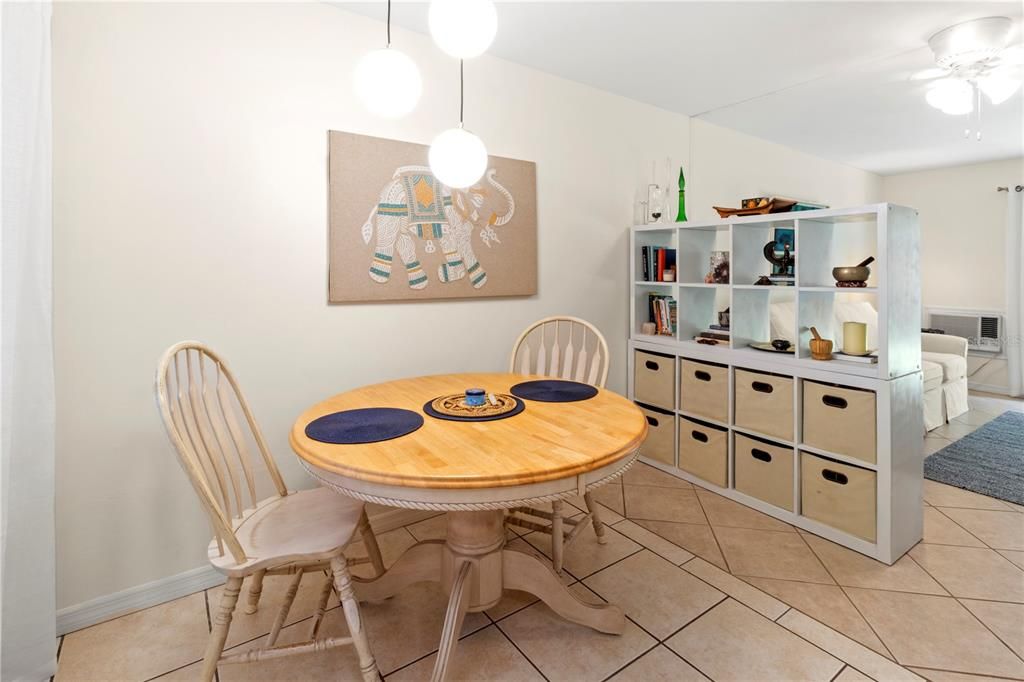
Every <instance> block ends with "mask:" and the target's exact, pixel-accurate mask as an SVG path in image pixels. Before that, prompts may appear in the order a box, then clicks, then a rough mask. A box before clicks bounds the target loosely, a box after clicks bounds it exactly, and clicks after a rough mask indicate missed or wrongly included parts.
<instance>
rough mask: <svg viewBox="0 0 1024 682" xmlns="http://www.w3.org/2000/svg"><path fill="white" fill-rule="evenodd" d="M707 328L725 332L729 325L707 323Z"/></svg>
mask: <svg viewBox="0 0 1024 682" xmlns="http://www.w3.org/2000/svg"><path fill="white" fill-rule="evenodd" d="M708 329H711V330H712V331H716V332H726V333H728V331H729V325H727V324H709V325H708Z"/></svg>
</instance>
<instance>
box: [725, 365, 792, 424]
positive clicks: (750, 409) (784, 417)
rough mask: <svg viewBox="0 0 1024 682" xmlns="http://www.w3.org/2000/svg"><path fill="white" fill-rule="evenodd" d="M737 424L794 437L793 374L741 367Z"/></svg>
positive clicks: (739, 370) (737, 396)
mask: <svg viewBox="0 0 1024 682" xmlns="http://www.w3.org/2000/svg"><path fill="white" fill-rule="evenodd" d="M735 424H736V426H738V427H740V428H745V429H750V430H751V431H757V432H758V433H763V434H764V435H766V436H774V437H776V438H782V439H783V440H788V441H791V440H793V378H792V377H780V376H776V375H774V374H764V373H761V372H751V371H750V370H747V369H739V368H737V369H736V418H735Z"/></svg>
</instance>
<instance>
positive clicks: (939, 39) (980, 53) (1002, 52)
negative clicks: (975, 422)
mask: <svg viewBox="0 0 1024 682" xmlns="http://www.w3.org/2000/svg"><path fill="white" fill-rule="evenodd" d="M1011 28H1012V22H1011V20H1010V19H1009V18H1008V17H985V18H983V19H974V20H972V21H965V22H963V23H961V24H956V25H954V26H950V27H948V28H944V29H942V30H941V31H939V32H938V33H936V34H935V35H933V36H932V37H931V38H929V39H928V47H930V48H931V49H932V52H933V53H935V63H936V65H937V66H936V68H931V69H925V70H924V71H919V72H917V73H915V74H914V75H913V76H911V79H912V80H932V81H933V82H932V83H931V85H930V86H929V88H928V91H927V93H926V94H925V99H926V100H927V101H928V104H930V105H931V106H933V107H935V108H936V109H939V110H941V111H942V112H943V113H946V114H950V115H952V116H963V115H969V114H971V113H973V112H975V111H976V112H977V125H978V127H977V129H976V130H975V137H976V139H978V140H981V105H982V95H983V94H984V95H985V97H986V98H988V100H989V101H990V102H991V103H992V105H993V106H998V105H1000V104H1002V103H1003V102H1005V101H1006V100H1008V99H1009V98H1010V97H1012V96H1013V94H1014V93H1015V92H1017V90H1018V89H1019V88H1020V87H1021V82H1022V80H1024V75H1022V65H1024V46H1022V45H1020V44H1017V45H1013V46H1009V45H1008V43H1009V41H1010V31H1011ZM970 134H971V130H970V128H967V129H965V130H964V137H970Z"/></svg>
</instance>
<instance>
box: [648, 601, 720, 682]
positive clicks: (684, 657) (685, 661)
mask: <svg viewBox="0 0 1024 682" xmlns="http://www.w3.org/2000/svg"><path fill="white" fill-rule="evenodd" d="M719 603H721V602H719ZM691 622H692V621H691ZM661 646H663V647H665V649H667V650H668V652H669V653H671V654H672V655H673V656H675V657H676V658H678V659H679V660H680V661H682V662H683V663H685V664H686V665H688V666H690V667H691V668H693V669H694V670H696V671H697V672H698V673H700V674H701V675H703V676H704V677H706V678H707V679H708V680H710V679H711V676H710V675H708V674H707V673H705V672H704V671H703V670H701V669H700V668H698V667H697V666H696V665H694V663H693V661H690V660H688V659H687V658H686V656H683V655H682V654H681V653H679V652H678V651H676V650H675V649H673V648H672V647H670V646H669V645H667V644H664V643H663V644H662V645H661Z"/></svg>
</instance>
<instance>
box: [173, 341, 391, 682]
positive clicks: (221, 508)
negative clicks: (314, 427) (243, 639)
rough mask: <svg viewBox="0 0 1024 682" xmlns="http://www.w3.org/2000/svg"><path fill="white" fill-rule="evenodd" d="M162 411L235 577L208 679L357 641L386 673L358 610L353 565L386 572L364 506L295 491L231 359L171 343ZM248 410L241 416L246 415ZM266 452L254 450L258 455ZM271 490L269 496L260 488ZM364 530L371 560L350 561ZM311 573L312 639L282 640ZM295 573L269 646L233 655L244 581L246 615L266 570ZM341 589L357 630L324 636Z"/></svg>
mask: <svg viewBox="0 0 1024 682" xmlns="http://www.w3.org/2000/svg"><path fill="white" fill-rule="evenodd" d="M156 395H157V404H158V407H159V410H160V416H161V417H162V419H163V422H164V426H165V427H166V429H167V435H168V436H169V437H170V439H171V443H172V444H173V445H174V448H175V450H176V451H177V453H178V460H179V462H180V463H181V466H182V468H183V469H184V470H185V474H186V475H187V476H188V479H189V482H190V483H191V484H192V487H193V488H194V489H195V492H196V494H197V495H198V496H199V501H200V504H201V505H202V507H203V511H205V512H206V515H207V517H208V518H209V520H210V524H211V526H212V527H213V535H214V537H213V540H211V542H210V545H209V547H208V556H209V559H210V563H211V564H212V565H213V566H214V568H216V569H217V570H218V571H220V572H221V573H223V574H224V575H225V576H227V584H226V585H225V587H224V590H223V594H222V596H221V600H220V605H219V606H218V608H217V609H216V611H214V612H213V613H211V619H212V624H213V628H212V631H211V633H210V638H209V641H208V643H207V647H206V653H205V656H204V657H203V669H202V679H203V680H204V681H207V682H208V681H209V680H212V679H213V677H214V673H215V672H216V670H217V666H218V664H227V663H248V662H252V661H259V660H262V659H270V658H278V657H281V656H287V655H291V654H302V653H309V652H313V651H322V650H325V649H328V648H332V647H336V646H341V645H348V644H354V645H355V648H356V651H357V653H358V656H359V666H360V669H361V670H362V674H363V678H364V679H365V680H367V681H368V682H369V681H376V680H378V679H379V678H380V675H379V673H378V671H377V664H376V662H375V660H374V657H373V653H372V652H371V651H370V643H369V640H368V639H367V636H366V631H365V629H364V627H363V624H362V622H361V619H360V615H359V604H358V602H357V601H356V599H355V596H354V592H353V588H352V579H351V576H350V575H349V563H365V562H369V563H372V564H373V566H374V569H375V570H376V572H377V574H378V575H379V574H381V573H383V571H384V564H383V561H382V560H381V554H380V548H379V547H378V545H377V540H376V538H375V537H374V535H373V531H372V530H371V528H370V524H369V521H368V520H367V517H366V512H365V511H364V509H363V503H362V502H359V501H357V500H354V499H352V498H348V497H345V496H342V495H339V494H337V493H335V492H334V491H332V490H329V489H327V488H315V489H312V490H303V491H299V492H292V491H289V490H288V489H287V488H286V487H285V484H284V479H283V478H282V477H281V473H280V471H279V470H278V468H277V464H276V463H275V462H274V459H273V457H272V456H271V454H270V451H269V450H268V448H267V444H266V441H265V440H264V439H263V434H262V433H261V432H260V429H259V426H258V425H257V424H256V420H255V418H254V417H253V414H252V411H251V410H250V409H249V404H248V403H247V402H246V400H245V397H244V396H243V395H242V392H241V390H240V389H239V386H238V382H237V381H236V380H235V377H234V375H233V374H232V373H231V371H230V370H229V369H228V367H227V365H226V364H225V363H224V360H222V359H221V358H220V356H218V355H217V354H216V353H214V352H213V351H212V350H211V349H209V348H208V347H206V346H205V345H203V344H202V343H199V342H196V341H183V342H181V343H178V344H175V345H173V346H171V347H170V348H169V349H168V350H167V352H166V353H164V355H163V357H162V358H161V360H160V364H159V368H158V369H157V375H156ZM240 417H241V418H240ZM254 451H255V452H257V453H258V457H255V458H254V457H253V455H252V453H253V452H254ZM266 492H270V494H269V496H266V497H263V495H262V494H261V493H266ZM356 533H358V534H359V535H360V536H361V538H362V540H363V542H364V544H365V546H366V549H367V553H368V557H367V558H366V559H362V560H355V561H351V562H350V561H347V560H346V558H345V557H344V556H343V554H342V552H343V551H344V549H345V547H346V545H348V544H349V542H350V541H351V540H352V538H353V536H354V535H355V534H356ZM306 573H320V574H323V573H326V574H327V577H326V580H325V583H324V586H323V587H322V589H321V591H320V594H319V600H318V602H317V607H316V612H315V615H314V617H313V620H312V623H311V627H310V633H309V640H308V641H305V642H300V643H297V644H289V645H284V646H277V637H278V635H279V634H280V632H281V628H282V626H283V625H284V623H285V620H286V619H287V617H288V611H289V610H290V609H291V606H292V602H293V601H294V599H295V595H296V593H297V592H298V589H299V583H300V582H301V580H302V576H303V575H305V574H306ZM280 574H288V575H291V576H293V578H292V580H291V582H290V583H289V584H288V590H287V592H286V594H285V599H284V603H283V604H282V606H281V610H280V612H279V613H278V614H277V617H276V619H275V620H274V623H273V626H272V627H271V630H270V633H269V635H268V636H267V641H266V645H265V646H264V647H262V648H257V649H250V650H248V651H243V652H240V653H234V654H229V655H226V656H225V655H224V653H223V652H224V642H225V641H226V640H227V636H228V630H229V629H230V627H231V620H232V615H233V613H234V611H235V606H236V604H237V602H238V596H239V593H240V591H241V588H242V580H243V579H244V578H246V577H248V576H251V577H252V582H251V586H250V591H249V595H248V599H247V602H248V603H247V607H246V612H247V613H254V612H255V611H256V610H257V608H258V606H259V598H260V592H261V590H262V586H263V578H264V576H266V575H280ZM332 589H334V590H336V591H337V593H338V597H339V599H340V600H341V605H342V608H343V611H344V615H345V620H346V621H347V622H348V628H349V634H350V636H349V637H327V638H323V639H317V634H318V633H319V630H320V625H321V623H322V622H323V619H324V613H325V612H326V609H327V601H328V599H329V598H330V594H331V590H332Z"/></svg>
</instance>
